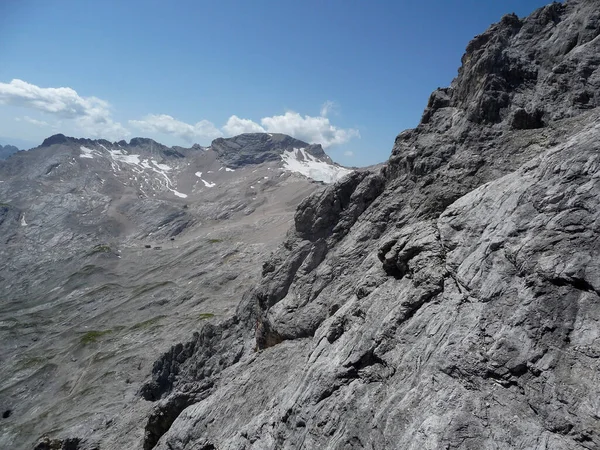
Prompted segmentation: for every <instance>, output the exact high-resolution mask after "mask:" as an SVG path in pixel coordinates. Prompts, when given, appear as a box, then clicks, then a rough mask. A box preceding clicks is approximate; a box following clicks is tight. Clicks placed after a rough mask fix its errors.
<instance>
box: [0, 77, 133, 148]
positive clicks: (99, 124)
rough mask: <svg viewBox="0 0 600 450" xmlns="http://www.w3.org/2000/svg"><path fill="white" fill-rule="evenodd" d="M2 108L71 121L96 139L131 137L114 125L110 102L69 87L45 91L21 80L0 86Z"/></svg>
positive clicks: (120, 127)
mask: <svg viewBox="0 0 600 450" xmlns="http://www.w3.org/2000/svg"><path fill="white" fill-rule="evenodd" d="M0 104H4V105H11V106H18V107H22V108H28V109H34V110H37V111H41V112H43V113H46V114H52V115H55V116H58V117H61V118H64V119H72V120H74V121H75V124H76V126H77V127H78V128H79V129H80V130H81V131H83V132H84V133H86V134H87V135H90V136H93V137H96V136H102V137H105V138H107V139H118V138H123V137H125V136H128V135H129V132H128V131H127V130H126V129H125V128H123V126H122V125H121V124H120V123H117V122H114V121H113V119H112V118H111V114H110V105H109V104H108V103H107V102H105V101H104V100H101V99H99V98H97V97H81V96H80V95H79V94H77V91H75V90H74V89H71V88H68V87H60V88H42V87H39V86H36V85H34V84H30V83H27V82H25V81H23V80H19V79H14V80H12V81H11V82H10V83H1V82H0ZM25 120H27V119H25ZM32 120H35V119H32ZM29 122H30V123H33V122H31V121H29Z"/></svg>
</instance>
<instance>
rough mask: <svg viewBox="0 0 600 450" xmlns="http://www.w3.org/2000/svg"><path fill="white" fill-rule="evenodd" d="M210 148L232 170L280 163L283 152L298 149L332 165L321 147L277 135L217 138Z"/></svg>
mask: <svg viewBox="0 0 600 450" xmlns="http://www.w3.org/2000/svg"><path fill="white" fill-rule="evenodd" d="M210 148H211V149H213V150H214V151H215V152H217V154H218V156H219V159H220V160H221V161H223V163H224V164H226V165H227V166H229V167H233V168H236V167H241V166H244V165H248V164H260V163H264V162H266V161H281V155H282V154H283V152H285V151H293V150H294V149H300V148H303V149H305V150H306V152H307V153H309V154H311V155H313V156H315V157H317V158H318V159H319V160H321V161H324V162H327V163H329V164H333V161H332V160H331V158H329V156H327V154H326V153H325V152H324V151H323V147H321V145H310V144H307V143H306V142H303V141H300V140H298V139H294V138H293V137H290V136H287V135H285V134H279V133H244V134H240V135H239V136H234V137H231V138H218V139H215V140H214V141H212V143H211V144H210Z"/></svg>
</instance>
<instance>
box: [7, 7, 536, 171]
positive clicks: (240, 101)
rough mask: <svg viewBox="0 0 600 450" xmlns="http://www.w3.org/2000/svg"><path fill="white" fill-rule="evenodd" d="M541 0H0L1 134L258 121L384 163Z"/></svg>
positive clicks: (168, 130)
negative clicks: (489, 41) (471, 48)
mask: <svg viewBox="0 0 600 450" xmlns="http://www.w3.org/2000/svg"><path fill="white" fill-rule="evenodd" d="M547 3H548V1H545V0H503V1H497V0H463V1H455V0H421V1H419V2H409V1H399V0H397V1H366V0H364V1H362V0H360V1H359V0H304V1H297V0H294V1H291V0H280V1H275V0H268V1H267V0H254V1H245V0H237V1H233V0H212V1H205V0H195V1H191V0H180V1H177V2H167V1H165V0H160V1H159V0H143V1H142V0H127V1H124V0H104V1H100V0H35V1H34V0H2V1H0V61H1V64H0V137H1V138H0V143H9V142H11V141H12V142H15V143H17V144H19V143H20V145H21V146H24V145H26V144H27V143H29V144H31V145H37V144H39V143H41V141H42V139H44V138H45V137H47V136H49V135H52V134H55V133H58V132H61V133H64V134H67V135H73V136H77V137H104V138H107V139H109V140H117V139H120V138H125V139H130V138H132V137H135V136H145V137H152V138H154V139H156V140H158V141H160V142H163V143H166V144H169V145H184V146H189V145H191V144H192V143H194V142H197V143H199V144H201V145H208V144H209V143H210V141H211V140H212V139H213V138H214V137H217V136H229V135H232V134H237V133H239V132H243V131H252V130H265V131H269V132H287V133H288V134H292V135H295V136H296V137H298V138H300V139H304V140H310V141H314V142H319V143H322V144H323V145H324V147H326V151H327V152H328V153H329V154H330V156H331V157H332V158H333V159H334V160H335V161H337V162H340V163H342V164H345V165H357V166H362V165H368V164H374V163H377V162H382V161H384V160H386V159H387V158H388V156H389V154H390V151H391V148H392V145H393V142H394V138H395V136H396V135H397V134H398V133H400V132H401V131H402V130H404V129H406V128H411V127H414V126H416V125H417V123H418V121H419V119H420V117H421V113H422V112H423V109H424V107H425V105H426V103H427V99H428V97H429V94H430V93H431V91H432V90H434V89H435V88H437V87H440V86H447V85H449V83H450V82H451V80H452V79H453V78H454V76H455V75H456V73H457V69H458V67H459V65H460V58H461V56H462V54H463V52H464V49H465V47H466V45H467V43H468V42H469V41H470V40H471V38H472V37H473V36H474V35H476V34H479V33H481V32H483V31H485V29H486V28H487V27H488V26H489V25H490V24H491V23H493V22H497V21H498V20H499V19H500V18H501V16H502V15H504V14H506V13H509V12H515V13H517V14H518V15H519V16H524V15H527V14H529V13H530V12H532V11H533V10H534V9H536V8H538V7H540V6H543V5H545V4H547ZM59 88H63V89H59Z"/></svg>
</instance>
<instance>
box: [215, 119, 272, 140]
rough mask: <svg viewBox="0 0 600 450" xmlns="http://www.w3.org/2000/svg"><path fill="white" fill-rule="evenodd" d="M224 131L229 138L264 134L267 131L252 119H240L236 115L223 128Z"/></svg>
mask: <svg viewBox="0 0 600 450" xmlns="http://www.w3.org/2000/svg"><path fill="white" fill-rule="evenodd" d="M223 131H224V132H225V134H226V135H227V136H237V135H238V134H243V133H264V132H265V129H264V128H263V127H261V126H260V125H259V124H257V123H256V122H253V121H252V120H250V119H240V118H239V117H238V116H235V115H234V116H231V117H230V118H229V120H228V121H227V123H226V124H225V125H224V126H223Z"/></svg>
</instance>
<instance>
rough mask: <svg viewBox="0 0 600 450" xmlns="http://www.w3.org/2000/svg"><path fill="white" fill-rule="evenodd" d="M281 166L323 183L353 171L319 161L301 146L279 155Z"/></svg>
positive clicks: (331, 181) (330, 181)
mask: <svg viewBox="0 0 600 450" xmlns="http://www.w3.org/2000/svg"><path fill="white" fill-rule="evenodd" d="M281 159H282V161H283V168H284V169H285V170H288V171H290V172H296V173H299V174H301V175H304V176H305V177H308V178H312V179H313V180H315V181H322V182H324V183H335V182H336V181H338V180H340V179H342V178H343V177H345V176H346V175H348V174H349V173H352V172H353V171H352V170H350V169H346V168H345V167H340V166H334V165H332V164H328V163H326V162H323V161H319V160H318V159H316V158H315V157H314V156H312V155H311V154H310V153H307V152H306V151H305V150H304V149H303V148H295V149H294V150H292V151H285V152H283V154H282V155H281Z"/></svg>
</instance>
